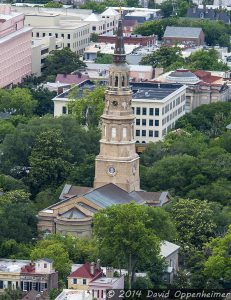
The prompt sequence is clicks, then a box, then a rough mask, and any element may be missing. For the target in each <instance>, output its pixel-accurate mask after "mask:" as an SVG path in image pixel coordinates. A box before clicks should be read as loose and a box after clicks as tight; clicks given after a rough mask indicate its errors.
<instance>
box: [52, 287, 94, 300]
mask: <svg viewBox="0 0 231 300" xmlns="http://www.w3.org/2000/svg"><path fill="white" fill-rule="evenodd" d="M55 300H93V297H92V293H91V292H90V291H86V290H83V291H81V290H73V289H64V290H63V291H62V292H61V293H60V294H59V295H58V296H57V297H56V298H55Z"/></svg>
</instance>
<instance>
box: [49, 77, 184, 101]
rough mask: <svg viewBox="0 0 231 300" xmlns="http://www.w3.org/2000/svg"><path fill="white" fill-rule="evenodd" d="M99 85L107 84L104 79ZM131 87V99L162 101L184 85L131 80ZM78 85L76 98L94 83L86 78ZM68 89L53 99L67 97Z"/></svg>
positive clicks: (92, 86)
mask: <svg viewBox="0 0 231 300" xmlns="http://www.w3.org/2000/svg"><path fill="white" fill-rule="evenodd" d="M100 85H107V81H106V80H104V81H103V80H102V81H100ZM130 85H131V89H132V91H133V96H132V99H133V100H135V99H147V100H153V101H155V100H158V101H162V100H164V99H165V98H166V97H167V96H169V95H170V94H172V93H174V92H176V91H177V90H178V89H180V88H182V87H183V86H184V85H183V84H179V83H152V82H138V83H137V82H135V83H133V82H131V83H130ZM77 86H78V87H80V88H79V89H78V95H76V97H77V98H79V97H81V96H82V93H83V91H84V90H87V89H89V90H94V88H95V83H94V81H91V80H86V81H84V82H82V83H81V84H79V85H77ZM69 91H70V90H68V91H65V92H64V93H62V94H60V95H58V96H56V97H55V98H54V100H56V99H63V98H67V97H68V94H69Z"/></svg>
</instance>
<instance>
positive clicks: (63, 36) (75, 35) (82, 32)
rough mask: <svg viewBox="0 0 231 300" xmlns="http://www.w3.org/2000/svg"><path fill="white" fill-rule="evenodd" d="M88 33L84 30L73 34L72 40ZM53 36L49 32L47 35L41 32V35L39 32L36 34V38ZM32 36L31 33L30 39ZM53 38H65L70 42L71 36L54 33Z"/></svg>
mask: <svg viewBox="0 0 231 300" xmlns="http://www.w3.org/2000/svg"><path fill="white" fill-rule="evenodd" d="M87 33H89V29H85V30H83V31H79V32H76V33H74V35H73V38H78V37H82V36H83V35H85V34H87ZM53 35H54V34H53V33H51V32H49V33H46V32H43V33H40V32H36V35H35V36H36V37H45V36H53ZM33 36H34V33H33V32H32V37H33ZM55 37H56V38H59V37H60V38H65V37H66V39H68V40H70V39H71V34H70V33H67V34H64V33H55Z"/></svg>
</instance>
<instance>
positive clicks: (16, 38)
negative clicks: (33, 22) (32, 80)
mask: <svg viewBox="0 0 231 300" xmlns="http://www.w3.org/2000/svg"><path fill="white" fill-rule="evenodd" d="M24 20H25V17H24V14H22V13H17V12H13V11H12V10H11V7H10V6H9V5H4V4H0V66H1V67H0V88H3V87H10V86H12V85H13V84H18V83H20V82H21V81H22V79H23V78H24V77H26V76H27V75H30V74H31V71H32V64H31V55H32V52H31V28H30V27H27V26H24Z"/></svg>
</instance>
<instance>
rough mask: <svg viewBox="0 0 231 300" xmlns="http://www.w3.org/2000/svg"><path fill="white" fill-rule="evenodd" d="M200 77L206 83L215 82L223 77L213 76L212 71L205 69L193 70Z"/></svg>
mask: <svg viewBox="0 0 231 300" xmlns="http://www.w3.org/2000/svg"><path fill="white" fill-rule="evenodd" d="M193 73H194V74H195V75H196V76H197V77H199V79H201V80H203V82H205V83H213V82H215V81H218V80H220V79H221V77H219V76H213V75H211V73H210V72H207V71H204V70H198V71H195V72H193Z"/></svg>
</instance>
